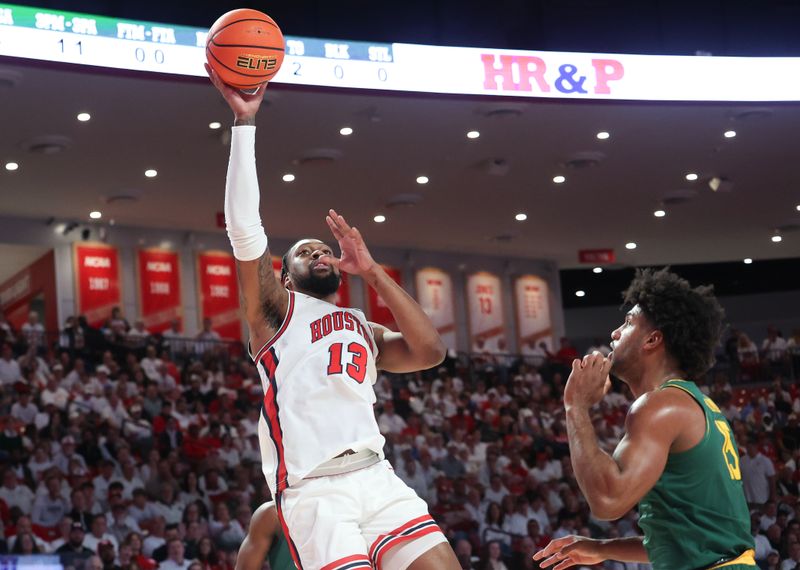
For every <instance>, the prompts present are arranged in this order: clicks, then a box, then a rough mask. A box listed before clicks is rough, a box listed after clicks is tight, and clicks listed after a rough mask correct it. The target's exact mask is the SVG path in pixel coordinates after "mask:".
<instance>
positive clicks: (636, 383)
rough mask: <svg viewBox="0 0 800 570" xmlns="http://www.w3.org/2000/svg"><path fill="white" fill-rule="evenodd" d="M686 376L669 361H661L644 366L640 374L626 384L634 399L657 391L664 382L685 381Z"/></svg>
mask: <svg viewBox="0 0 800 570" xmlns="http://www.w3.org/2000/svg"><path fill="white" fill-rule="evenodd" d="M685 378H686V375H685V374H684V373H683V371H681V370H680V369H679V368H678V367H677V366H676V365H675V364H674V363H673V362H672V361H671V360H666V359H665V360H663V361H660V362H656V363H653V364H652V365H647V364H646V365H645V366H644V367H643V368H642V373H641V374H640V375H639V376H638V377H637V378H636V379H635V380H633V381H631V382H628V386H629V387H630V389H631V392H632V393H633V396H634V398H638V397H640V396H642V395H644V394H647V393H648V392H653V391H655V390H658V389H659V388H660V387H661V386H662V385H663V384H664V382H667V381H669V380H675V379H685Z"/></svg>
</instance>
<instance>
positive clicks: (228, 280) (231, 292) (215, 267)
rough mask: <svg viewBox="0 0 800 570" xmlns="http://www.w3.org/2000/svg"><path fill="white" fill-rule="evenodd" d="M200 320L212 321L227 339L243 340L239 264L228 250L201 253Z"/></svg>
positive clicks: (198, 266) (198, 280) (199, 276)
mask: <svg viewBox="0 0 800 570" xmlns="http://www.w3.org/2000/svg"><path fill="white" fill-rule="evenodd" d="M197 273H198V276H197V277H198V278H197V283H198V286H199V288H200V294H199V297H200V318H201V319H205V318H209V319H211V323H212V326H211V328H212V329H213V330H214V331H216V332H217V333H219V335H220V336H221V337H222V338H224V339H226V340H242V325H241V315H240V312H239V284H238V281H237V279H236V261H235V260H234V258H233V256H232V255H231V254H230V253H228V252H225V251H205V252H202V253H198V254H197Z"/></svg>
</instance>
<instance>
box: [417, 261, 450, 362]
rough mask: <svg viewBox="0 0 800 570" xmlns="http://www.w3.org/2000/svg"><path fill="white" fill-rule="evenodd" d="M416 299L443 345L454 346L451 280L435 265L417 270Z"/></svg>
mask: <svg viewBox="0 0 800 570" xmlns="http://www.w3.org/2000/svg"><path fill="white" fill-rule="evenodd" d="M416 281H417V283H416V284H417V299H418V301H419V304H420V306H421V307H422V310H423V311H425V314H427V315H428V317H430V319H431V321H432V322H433V326H435V327H436V330H437V331H438V332H439V336H441V337H442V342H444V345H445V346H446V347H447V348H449V349H452V350H455V348H456V314H455V309H454V304H453V280H452V279H451V278H450V275H449V274H447V273H445V272H444V271H442V270H441V269H438V268H436V267H425V268H424V269H420V270H419V271H417V279H416Z"/></svg>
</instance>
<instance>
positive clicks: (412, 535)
mask: <svg viewBox="0 0 800 570" xmlns="http://www.w3.org/2000/svg"><path fill="white" fill-rule="evenodd" d="M434 532H442V530H441V529H440V528H439V525H437V524H436V521H434V520H433V518H432V517H431V516H430V515H423V516H421V517H417V518H415V519H412V520H410V521H408V522H407V523H406V524H404V525H402V526H400V527H398V528H396V529H395V530H393V531H390V532H387V533H386V534H382V535H380V536H379V537H378V538H377V539H376V540H375V542H373V543H372V546H371V547H370V549H369V556H370V558H371V559H372V563H373V564H374V566H375V568H380V567H381V559H382V558H383V555H384V554H386V553H387V552H388V551H389V550H391V549H392V548H393V547H395V546H397V545H398V544H400V543H402V542H405V541H407V540H413V539H416V538H421V537H423V536H426V535H428V534H432V533H434Z"/></svg>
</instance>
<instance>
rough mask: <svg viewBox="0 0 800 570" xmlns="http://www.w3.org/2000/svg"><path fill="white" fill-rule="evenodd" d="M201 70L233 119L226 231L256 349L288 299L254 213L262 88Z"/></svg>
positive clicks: (279, 317) (257, 199)
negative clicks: (250, 90) (240, 86)
mask: <svg viewBox="0 0 800 570" xmlns="http://www.w3.org/2000/svg"><path fill="white" fill-rule="evenodd" d="M206 71H208V75H209V76H210V77H211V82H212V83H213V84H214V86H215V87H216V88H217V89H218V90H219V92H220V93H221V94H222V96H223V97H224V98H225V101H227V103H228V105H229V106H230V108H231V110H232V111H233V114H234V116H235V118H236V120H235V122H234V127H233V129H232V136H231V156H230V161H229V163H228V176H227V178H226V182H225V229H226V230H227V232H228V238H229V239H230V242H231V246H232V247H233V255H234V257H236V266H237V270H238V273H239V284H240V286H241V289H242V304H243V308H244V313H245V318H246V319H247V324H248V327H249V329H250V344H251V349H252V350H257V349H258V348H259V347H260V346H261V345H263V344H264V343H265V342H267V341H268V340H269V339H270V337H272V335H273V334H275V332H276V331H277V329H278V328H279V327H280V324H281V321H282V320H283V318H284V315H285V314H286V308H287V305H288V297H289V295H288V293H287V291H286V289H285V288H284V287H283V286H282V285H281V284H280V283H279V282H278V280H277V279H276V278H275V274H274V273H273V271H272V260H271V258H270V253H269V247H268V243H267V235H266V233H265V232H264V228H263V226H262V225H261V216H260V214H259V210H258V209H259V202H260V198H261V196H260V192H259V188H258V178H257V175H256V158H255V138H256V126H255V118H256V113H257V112H258V109H259V107H260V105H261V100H262V99H263V98H264V91H265V90H266V84H265V85H263V86H262V87H261V88H260V89H259V90H258V91H257V92H256V93H255V94H253V95H246V94H244V93H242V92H241V91H239V90H237V89H233V88H232V87H229V86H228V85H226V84H225V83H223V82H222V81H221V80H220V78H219V77H218V76H217V74H216V73H215V72H214V71H213V70H212V69H211V68H210V67H209V66H208V65H206Z"/></svg>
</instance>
